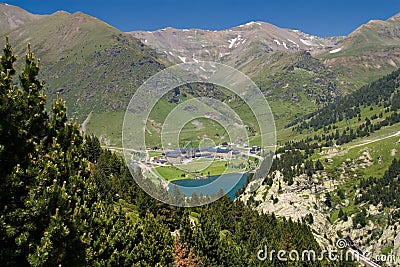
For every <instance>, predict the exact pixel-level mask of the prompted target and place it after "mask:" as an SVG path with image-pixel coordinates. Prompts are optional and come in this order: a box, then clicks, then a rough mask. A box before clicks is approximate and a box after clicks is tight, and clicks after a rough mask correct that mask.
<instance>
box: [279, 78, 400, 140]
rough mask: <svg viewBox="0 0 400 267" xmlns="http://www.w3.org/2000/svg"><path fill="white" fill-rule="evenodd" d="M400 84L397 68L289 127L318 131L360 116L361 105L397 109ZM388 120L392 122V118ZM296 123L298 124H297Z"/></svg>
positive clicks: (297, 129) (298, 129)
mask: <svg viewBox="0 0 400 267" xmlns="http://www.w3.org/2000/svg"><path fill="white" fill-rule="evenodd" d="M399 85H400V70H396V71H394V72H392V73H391V74H389V75H386V76H385V77H383V78H381V79H378V80H377V81H375V82H372V83H370V84H368V85H365V86H363V87H361V88H360V89H358V90H356V91H354V92H352V93H350V94H348V95H345V96H341V97H339V98H337V99H335V101H334V102H332V103H329V104H328V105H326V106H325V107H323V108H321V109H320V110H318V111H316V112H314V113H311V114H309V115H307V116H305V117H303V118H302V119H299V120H296V121H293V122H292V123H290V124H289V125H287V127H291V126H295V127H294V129H295V130H296V131H298V132H300V131H303V130H306V129H313V130H314V131H317V130H318V129H322V128H323V127H327V126H329V125H331V124H335V123H337V122H340V121H343V120H347V121H348V120H351V119H352V118H355V117H358V116H359V115H360V113H361V109H360V108H361V107H367V106H371V105H376V106H378V105H380V106H383V107H385V108H387V110H386V111H387V112H388V111H389V110H391V111H397V110H398V108H399V105H400V104H399V101H398V100H399V98H400V93H399V91H398V89H399ZM389 107H391V108H389ZM397 116H398V115H397ZM388 120H389V123H390V119H388ZM296 124H298V125H297V126H296Z"/></svg>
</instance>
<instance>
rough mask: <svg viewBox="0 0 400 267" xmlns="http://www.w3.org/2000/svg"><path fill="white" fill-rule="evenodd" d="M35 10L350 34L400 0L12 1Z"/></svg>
mask: <svg viewBox="0 0 400 267" xmlns="http://www.w3.org/2000/svg"><path fill="white" fill-rule="evenodd" d="M3 1H5V2H7V3H8V4H12V5H17V6H20V7H22V8H24V9H26V10H28V11H29V12H31V13H36V14H49V13H53V12H55V11H57V10H65V11H68V12H72V13H73V12H76V11H82V12H84V13H87V14H89V15H92V16H95V17H97V18H99V19H101V20H104V21H106V22H107V23H109V24H111V25H113V26H115V27H117V28H118V29H120V30H122V31H131V30H156V29H161V28H165V27H167V26H171V27H175V28H201V29H209V30H220V29H226V28H230V27H233V26H237V25H240V24H243V23H246V22H249V21H265V22H269V23H272V24H275V25H277V26H279V27H286V28H291V29H299V30H302V31H304V32H307V33H311V34H315V35H319V36H332V35H346V34H348V33H350V32H351V31H352V30H354V29H355V28H357V27H358V26H359V25H361V24H363V23H366V22H367V21H369V20H370V19H387V18H389V17H391V16H393V15H395V14H397V13H400V0H336V1H331V0H319V1H315V0H309V1H306V0H304V1H301V0H297V1H292V0H286V1H285V0H264V1H262V0H258V1H256V0H242V1H237V0H202V1H199V0H185V1H183V0H140V1H136V0H131V1H123V0H113V1H104V0H70V1H64V0H38V1H32V0H23V1H18V0H17V1H13V0H10V1H7V0H3Z"/></svg>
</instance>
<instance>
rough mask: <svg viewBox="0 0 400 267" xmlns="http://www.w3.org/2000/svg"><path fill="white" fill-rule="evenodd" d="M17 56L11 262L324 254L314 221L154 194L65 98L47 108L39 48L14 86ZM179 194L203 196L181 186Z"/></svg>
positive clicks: (9, 62)
mask: <svg viewBox="0 0 400 267" xmlns="http://www.w3.org/2000/svg"><path fill="white" fill-rule="evenodd" d="M14 61H15V57H14V56H13V55H12V50H11V47H10V46H9V44H8V43H7V44H6V47H5V49H4V54H3V56H2V57H1V64H0V74H1V75H0V112H1V116H0V163H1V164H0V175H1V180H0V200H1V201H0V247H2V248H3V249H1V250H0V259H1V263H2V266H174V265H177V266H182V264H183V263H184V264H185V266H259V265H260V264H262V265H266V266H270V265H273V266H287V264H286V263H283V262H281V261H279V260H278V259H276V258H273V259H272V260H271V261H270V260H267V261H265V262H260V261H259V260H258V259H257V252H258V250H260V249H263V248H264V245H266V246H268V249H276V250H280V249H287V248H296V249H298V250H305V249H313V250H315V251H317V252H319V251H320V248H319V245H318V243H317V242H316V241H315V239H314V237H313V234H312V232H311V230H310V228H309V227H308V226H307V225H306V224H304V223H302V222H293V221H292V220H281V219H278V218H276V217H275V216H274V215H265V214H260V213H258V212H257V211H254V210H252V209H250V208H249V207H246V206H244V204H243V203H242V202H240V201H238V202H233V201H232V200H231V199H230V198H229V197H227V196H225V197H223V198H222V199H220V200H219V201H217V202H214V203H212V204H209V205H205V206H202V207H197V208H190V209H189V208H187V209H184V208H177V207H174V206H169V205H166V204H163V203H162V202H159V201H157V200H155V199H154V198H152V197H150V196H149V195H147V194H146V193H145V191H143V189H145V190H146V191H151V192H153V193H155V194H156V195H157V194H158V193H160V194H159V195H158V196H159V197H160V199H162V200H165V197H169V196H168V194H166V192H165V191H164V189H163V188H161V187H159V186H157V185H155V184H153V183H152V182H151V181H149V180H147V179H145V178H143V177H142V176H141V173H140V172H137V173H133V176H132V175H131V173H130V172H129V169H128V167H127V166H126V165H125V163H124V161H123V160H122V159H121V158H120V157H118V156H117V155H116V154H113V153H111V152H110V151H108V150H104V149H101V147H100V142H99V140H98V139H97V138H96V137H95V136H82V135H81V133H80V129H79V125H78V124H77V123H76V122H73V121H68V119H67V116H66V114H67V112H66V111H67V110H66V105H65V103H64V102H63V101H62V100H61V98H59V97H58V98H57V99H56V101H55V102H54V103H53V105H52V108H51V113H47V112H46V111H45V109H44V107H45V96H44V94H43V93H42V88H43V84H42V82H40V81H39V80H37V78H36V77H37V74H38V71H39V66H38V64H37V62H36V61H35V59H34V57H33V54H32V53H31V52H30V50H28V53H27V57H26V65H25V68H24V71H23V72H22V75H21V76H20V88H18V87H17V86H14V85H13V77H14V75H15V71H14V69H13V63H14ZM137 181H140V183H141V184H142V186H143V189H142V188H140V187H139V186H138V185H137V184H136V182H137ZM157 192H158V193H157ZM171 197H174V198H176V200H178V199H179V200H180V201H202V196H197V197H193V198H191V199H188V200H184V199H181V194H179V192H175V195H173V196H171ZM190 218H194V223H195V224H194V225H193V224H192V223H191V222H190ZM175 231H177V232H179V235H178V236H175V237H174V236H173V235H171V232H175ZM328 263H329V262H327V261H324V262H321V263H320V262H299V264H302V265H303V266H320V265H321V264H322V265H326V264H328ZM296 264H298V263H296ZM329 264H330V263H329ZM331 265H334V266H336V265H337V266H339V263H336V262H332V263H331ZM293 266H294V265H293Z"/></svg>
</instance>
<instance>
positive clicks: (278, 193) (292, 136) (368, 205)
mask: <svg viewBox="0 0 400 267" xmlns="http://www.w3.org/2000/svg"><path fill="white" fill-rule="evenodd" d="M399 81H400V70H397V71H395V72H393V73H391V74H389V75H387V76H384V77H382V78H380V79H378V80H376V81H374V82H372V83H370V84H368V85H365V86H363V87H361V88H359V89H358V90H356V91H354V92H353V93H350V94H349V95H347V96H345V97H341V98H338V99H336V100H335V101H334V102H333V103H331V104H329V105H327V106H326V107H324V108H322V109H320V110H318V111H317V112H314V113H312V114H309V115H308V116H305V117H304V118H303V119H302V120H300V121H295V122H293V123H292V124H290V128H287V129H286V130H284V131H283V132H282V133H281V136H282V137H283V136H284V137H285V139H286V140H287V142H285V143H281V145H280V147H279V148H278V149H277V154H276V158H275V160H274V162H273V165H272V169H271V172H270V174H269V175H268V177H267V178H266V180H265V181H264V184H263V185H262V186H261V187H260V188H259V189H258V190H257V191H256V192H253V193H250V192H247V193H245V194H244V195H242V196H241V198H242V199H243V200H244V201H245V202H246V203H247V204H249V205H252V206H253V207H254V208H256V209H258V210H260V211H264V212H268V213H270V212H274V213H275V214H277V215H278V216H282V217H290V218H293V219H296V218H308V221H309V224H310V226H311V227H312V228H313V229H314V234H315V236H316V238H317V239H318V240H319V243H320V244H321V245H323V246H329V244H331V242H332V240H338V239H340V238H344V237H348V238H350V239H351V240H352V241H353V242H354V244H355V245H356V247H357V248H359V249H361V251H369V252H371V253H372V255H373V256H377V255H381V254H385V255H392V254H393V255H397V254H396V253H398V248H399V247H400V242H399V240H400V239H399V238H400V236H399V235H398V234H397V233H396V231H395V229H396V228H397V227H398V226H399V215H398V207H399V204H398V203H399V197H398V196H399V195H398V184H397V181H398V177H399V175H400V172H399V166H400V164H399V162H398V160H399V158H400V155H399V153H398V151H399V149H400V114H399V103H400V101H399V89H400V83H399ZM310 214H311V215H310ZM310 218H312V219H310ZM397 256H398V255H397ZM389 266H394V265H393V264H392V265H389Z"/></svg>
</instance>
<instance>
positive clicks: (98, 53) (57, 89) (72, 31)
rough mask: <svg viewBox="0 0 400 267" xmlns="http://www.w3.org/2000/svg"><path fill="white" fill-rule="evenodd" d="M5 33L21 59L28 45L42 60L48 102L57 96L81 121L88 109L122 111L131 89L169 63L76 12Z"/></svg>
mask: <svg viewBox="0 0 400 267" xmlns="http://www.w3.org/2000/svg"><path fill="white" fill-rule="evenodd" d="M7 8H8V9H14V8H15V7H12V6H7ZM33 33H34V34H33ZM7 35H8V36H9V38H10V40H12V41H11V42H12V44H13V45H14V51H15V52H16V54H17V55H18V56H19V57H20V58H22V57H23V56H24V53H25V49H26V47H25V44H27V43H31V46H32V49H33V50H34V51H35V52H36V54H37V55H38V56H39V57H40V59H41V64H42V67H43V72H42V74H41V77H43V78H45V79H46V82H47V86H46V88H47V95H48V98H49V99H54V97H55V95H56V94H57V93H59V94H60V95H61V96H62V97H63V98H64V99H65V100H66V101H67V103H68V104H69V107H70V115H71V116H73V115H78V116H80V118H83V119H84V118H85V117H86V116H87V115H88V114H89V112H91V111H94V112H108V111H114V110H123V109H124V108H125V107H126V105H127V103H128V102H129V99H130V97H131V96H132V95H133V93H134V92H135V90H136V88H137V87H138V86H139V85H140V84H142V83H143V81H145V80H146V79H147V78H148V77H150V76H151V75H152V74H154V73H156V72H158V71H159V70H160V69H163V68H164V64H169V63H168V62H167V61H166V60H165V59H163V58H161V57H159V56H158V55H157V54H156V53H155V52H154V51H153V50H152V49H150V48H148V47H147V46H145V45H143V44H142V43H141V42H140V41H139V40H137V39H135V38H133V37H131V36H130V35H127V34H124V33H122V32H120V31H119V30H117V29H115V28H113V27H111V26H109V25H107V24H106V23H104V22H102V21H100V20H98V19H96V18H93V17H91V16H88V15H85V14H83V13H79V12H78V13H75V14H69V13H67V12H56V13H54V14H52V15H48V16H44V17H41V18H38V19H35V20H33V21H31V22H29V23H25V24H22V25H21V26H19V27H17V28H15V29H13V30H11V31H9V32H8V33H7ZM0 39H2V40H4V35H3V37H0ZM17 67H18V66H17ZM83 119H82V120H81V121H83Z"/></svg>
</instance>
